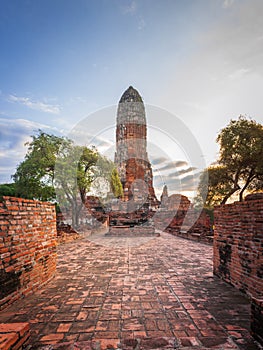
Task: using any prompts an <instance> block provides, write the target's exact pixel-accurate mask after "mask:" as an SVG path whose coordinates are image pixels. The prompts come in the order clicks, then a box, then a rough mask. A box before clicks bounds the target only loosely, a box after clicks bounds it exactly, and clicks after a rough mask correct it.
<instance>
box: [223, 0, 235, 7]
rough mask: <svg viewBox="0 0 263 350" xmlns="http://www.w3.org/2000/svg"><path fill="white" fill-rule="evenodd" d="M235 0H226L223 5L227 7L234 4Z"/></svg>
mask: <svg viewBox="0 0 263 350" xmlns="http://www.w3.org/2000/svg"><path fill="white" fill-rule="evenodd" d="M234 2H235V0H224V2H223V5H222V7H223V8H224V9H227V8H229V7H231V6H232V5H233V4H234Z"/></svg>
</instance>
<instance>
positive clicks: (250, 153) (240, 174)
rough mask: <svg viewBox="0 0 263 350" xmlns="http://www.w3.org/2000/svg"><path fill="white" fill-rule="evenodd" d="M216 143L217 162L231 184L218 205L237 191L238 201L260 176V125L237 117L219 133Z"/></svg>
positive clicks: (262, 129) (262, 145)
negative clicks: (217, 150)
mask: <svg viewBox="0 0 263 350" xmlns="http://www.w3.org/2000/svg"><path fill="white" fill-rule="evenodd" d="M217 142H218V143H219V145H220V156H219V162H218V163H219V164H220V165H222V166H225V168H226V171H227V172H228V175H230V176H231V182H232V186H231V190H230V191H229V192H228V193H227V194H226V195H225V197H224V198H223V201H222V203H226V201H227V200H228V198H230V196H231V195H232V194H234V193H236V192H237V191H239V200H240V201H242V200H243V195H244V192H245V191H246V190H247V189H248V188H249V187H251V188H253V184H256V183H258V181H259V180H260V179H261V178H262V176H263V157H262V154H263V126H262V125H261V124H259V123H257V122H256V121H254V120H248V119H246V118H245V117H243V116H240V117H239V119H238V120H231V121H230V123H229V124H228V125H227V126H226V127H225V128H224V129H222V130H221V132H220V134H219V135H218V137H217ZM261 189H262V187H261Z"/></svg>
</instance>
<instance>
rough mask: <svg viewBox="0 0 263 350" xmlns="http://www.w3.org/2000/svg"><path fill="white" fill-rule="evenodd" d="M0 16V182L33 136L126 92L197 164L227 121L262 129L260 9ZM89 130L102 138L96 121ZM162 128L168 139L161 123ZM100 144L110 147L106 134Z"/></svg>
mask: <svg viewBox="0 0 263 350" xmlns="http://www.w3.org/2000/svg"><path fill="white" fill-rule="evenodd" d="M0 6H1V8H0V45H1V55H0V123H1V129H0V137H1V138H0V157H1V158H0V181H1V182H9V181H11V179H10V175H11V174H13V173H14V171H15V167H16V165H17V164H18V163H19V162H20V161H21V160H22V159H23V157H24V154H25V152H26V148H25V147H24V146H23V144H24V142H26V141H27V140H29V139H30V135H32V133H34V131H35V130H37V129H39V128H41V129H43V130H45V131H47V132H51V133H56V134H67V133H68V132H69V131H70V130H71V129H72V128H73V127H74V125H76V123H78V122H81V120H83V118H85V117H87V116H89V115H90V114H91V113H93V112H94V111H98V110H100V109H101V108H104V107H106V106H110V105H116V104H117V103H118V101H119V99H120V96H121V95H122V93H123V92H124V90H125V89H126V88H127V87H128V86H129V85H133V86H134V87H135V88H137V89H138V91H139V92H140V93H141V95H142V97H143V99H144V102H145V103H146V104H149V105H154V106H158V107H160V108H162V109H164V110H167V111H169V112H170V113H172V114H174V115H176V116H177V117H178V118H180V120H182V122H183V123H184V124H185V126H186V127H187V128H188V129H189V130H190V131H191V132H192V134H193V136H194V137H195V139H196V140H197V142H198V144H199V145H200V148H201V150H202V152H203V156H204V159H205V161H206V163H207V164H210V163H211V162H213V161H214V160H215V158H216V155H217V152H218V147H217V145H216V142H215V139H216V135H217V133H218V132H219V131H220V129H222V128H223V127H224V126H226V124H227V123H228V122H229V120H230V118H237V117H238V116H239V115H240V114H243V115H247V116H250V117H252V118H253V119H256V120H257V121H258V122H263V109H262V102H261V101H262V97H261V95H262V90H263V76H262V75H263V29H262V23H261V22H262V15H263V2H262V1H261V0H213V1H210V0H185V1H181V0H178V1H177V0H158V1H157V0H141V1H139V0H107V1H106V0H98V1H95V0H94V1H92V0H77V1H75V0H52V1H51V0H1V3H0ZM112 119H113V124H114V123H115V115H113V117H112ZM148 119H149V120H150V119H151V118H150V116H149V117H148ZM94 122H98V123H99V125H101V128H103V119H101V120H100V121H99V120H96V121H94V120H91V123H94ZM162 125H163V129H164V131H165V130H166V131H167V130H168V131H169V122H168V121H166V119H165V118H164V119H163V120H162ZM107 137H108V138H109V139H110V141H111V142H112V141H114V130H113V132H112V136H110V135H107ZM174 137H176V135H174ZM166 146H167V148H169V147H172V146H171V145H168V143H167V145H166ZM166 146H165V141H164V144H163V145H162V146H161V147H164V148H165V147H166ZM166 151H167V150H166ZM168 153H169V152H168ZM158 157H159V158H160V156H158ZM169 157H170V158H171V157H172V156H169ZM180 157H181V156H180ZM181 158H182V157H181ZM170 160H171V161H174V162H176V161H179V160H182V161H183V160H184V159H170ZM167 162H168V161H167ZM167 162H166V163H165V162H164V164H162V166H166V165H167ZM188 166H190V167H191V166H192V167H195V166H196V165H195V164H188ZM186 168H187V167H186ZM181 170H183V169H179V171H181Z"/></svg>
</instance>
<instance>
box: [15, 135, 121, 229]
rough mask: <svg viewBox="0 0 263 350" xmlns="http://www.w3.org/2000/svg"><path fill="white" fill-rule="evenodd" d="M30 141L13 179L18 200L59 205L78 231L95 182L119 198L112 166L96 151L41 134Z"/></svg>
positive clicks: (115, 174) (118, 189) (116, 174)
mask: <svg viewBox="0 0 263 350" xmlns="http://www.w3.org/2000/svg"><path fill="white" fill-rule="evenodd" d="M32 138H33V139H32V141H31V142H30V143H28V144H27V145H28V146H29V147H28V152H27V154H26V156H25V159H24V161H23V162H21V163H20V164H19V165H18V167H17V170H16V173H15V174H14V175H13V179H14V181H15V182H14V188H15V192H16V193H19V195H20V196H21V197H24V198H29V199H39V200H53V201H58V203H59V205H61V206H62V207H65V208H66V209H69V211H70V213H71V214H70V215H71V219H72V225H73V227H75V228H77V227H78V224H79V218H80V213H81V210H82V209H83V208H84V207H85V202H86V197H87V193H88V192H89V191H90V189H91V185H92V183H93V182H94V179H96V178H98V177H100V178H101V179H102V180H103V181H105V182H106V183H107V184H108V188H109V189H108V190H110V189H111V191H112V192H113V194H114V195H115V196H121V195H122V188H121V189H120V186H119V185H121V183H120V180H119V177H118V173H117V171H116V169H115V166H114V163H113V162H112V161H110V160H108V159H107V158H106V157H103V156H102V155H100V154H99V153H98V151H97V150H96V149H95V147H91V148H88V147H86V146H79V145H76V144H74V142H73V141H72V140H69V139H67V138H65V137H59V136H54V135H50V134H47V133H44V132H43V131H41V130H39V133H38V135H36V136H33V137H32ZM100 184H101V183H100Z"/></svg>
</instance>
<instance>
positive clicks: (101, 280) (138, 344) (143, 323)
mask: <svg viewBox="0 0 263 350" xmlns="http://www.w3.org/2000/svg"><path fill="white" fill-rule="evenodd" d="M92 239H93V241H90V240H88V239H87V238H85V239H82V240H78V241H74V242H72V243H68V244H65V245H62V246H59V248H58V251H59V260H58V269H57V275H56V277H55V279H53V280H52V281H51V282H50V283H49V284H48V285H46V287H45V288H44V289H42V290H41V291H39V292H37V293H36V294H34V295H31V296H28V297H26V298H25V299H23V300H20V301H18V302H16V303H15V304H13V306H11V307H10V308H8V309H6V310H4V311H2V312H1V314H0V322H29V323H30V328H31V338H30V344H31V347H30V349H38V348H41V349H43V348H45V349H94V350H100V349H101V350H103V349H106V348H108V349H117V348H118V349H122V350H123V349H125V350H126V349H127V350H128V349H136V350H139V349H245V350H255V349H258V347H257V346H256V344H255V343H254V341H253V339H252V338H251V337H250V335H249V323H250V322H249V318H250V305H249V302H248V301H247V300H246V299H245V298H244V297H243V296H242V295H241V294H240V293H239V292H238V291H237V290H236V289H234V288H232V287H231V286H229V285H228V284H225V283H224V282H222V281H221V280H219V279H218V278H217V277H215V276H213V273H212V247H210V246H208V245H204V244H201V243H197V242H191V241H188V240H184V239H181V238H178V237H175V236H171V235H169V234H165V233H162V234H161V236H160V237H153V238H152V239H150V240H148V241H147V240H143V239H141V238H138V237H136V238H128V239H124V238H121V239H119V238H109V237H104V236H102V235H101V234H100V235H97V236H93V237H92ZM73 343H74V344H75V347H74V346H73V345H72V344H73ZM48 344H49V345H51V344H54V345H53V346H44V345H48ZM55 344H57V345H55ZM58 344H60V345H58Z"/></svg>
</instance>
